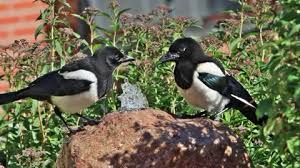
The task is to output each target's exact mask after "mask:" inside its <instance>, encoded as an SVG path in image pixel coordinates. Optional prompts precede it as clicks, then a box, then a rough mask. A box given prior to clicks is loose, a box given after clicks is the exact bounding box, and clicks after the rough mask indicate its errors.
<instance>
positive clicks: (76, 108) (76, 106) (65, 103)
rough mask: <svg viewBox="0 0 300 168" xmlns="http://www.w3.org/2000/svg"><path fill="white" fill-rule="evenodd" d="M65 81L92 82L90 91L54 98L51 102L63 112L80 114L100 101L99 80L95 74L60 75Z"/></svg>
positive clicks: (74, 73)
mask: <svg viewBox="0 0 300 168" xmlns="http://www.w3.org/2000/svg"><path fill="white" fill-rule="evenodd" d="M59 74H60V75H62V76H63V77H64V78H65V79H78V80H88V81H90V82H91V84H90V88H89V90H87V91H85V92H81V93H78V94H74V95H66V96H52V97H51V101H52V103H53V104H54V105H56V106H57V107H58V108H59V109H60V110H61V111H62V112H66V113H71V114H74V113H79V112H80V111H81V110H83V109H84V108H87V107H89V106H91V105H92V104H93V103H95V102H96V101H97V100H98V92H97V87H98V86H97V78H96V76H95V74H94V73H92V72H90V71H87V70H77V71H72V72H64V73H59Z"/></svg>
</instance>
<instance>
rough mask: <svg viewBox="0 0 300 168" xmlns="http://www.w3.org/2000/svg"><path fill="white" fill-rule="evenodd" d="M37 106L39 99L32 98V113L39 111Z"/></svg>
mask: <svg viewBox="0 0 300 168" xmlns="http://www.w3.org/2000/svg"><path fill="white" fill-rule="evenodd" d="M37 106H38V101H37V100H32V103H31V110H30V111H31V113H32V114H33V115H34V114H35V113H36V111H37Z"/></svg>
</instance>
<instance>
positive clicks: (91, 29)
mask: <svg viewBox="0 0 300 168" xmlns="http://www.w3.org/2000/svg"><path fill="white" fill-rule="evenodd" d="M89 27H90V32H91V37H90V47H89V48H90V51H91V53H92V55H93V54H94V51H93V41H94V31H93V17H92V16H91V18H90V21H89Z"/></svg>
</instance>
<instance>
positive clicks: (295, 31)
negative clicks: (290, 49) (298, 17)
mask: <svg viewBox="0 0 300 168" xmlns="http://www.w3.org/2000/svg"><path fill="white" fill-rule="evenodd" d="M299 31H300V24H298V25H294V26H293V28H292V30H291V31H290V33H289V35H288V36H293V35H294V34H295V33H299Z"/></svg>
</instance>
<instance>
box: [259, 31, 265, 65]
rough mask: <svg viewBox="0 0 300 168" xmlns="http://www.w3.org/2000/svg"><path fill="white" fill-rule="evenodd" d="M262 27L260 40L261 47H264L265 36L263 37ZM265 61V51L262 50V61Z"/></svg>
mask: <svg viewBox="0 0 300 168" xmlns="http://www.w3.org/2000/svg"><path fill="white" fill-rule="evenodd" d="M262 29H263V27H262V25H260V26H259V39H260V44H261V46H263V45H264V41H263V36H262ZM264 60H265V49H263V50H262V61H264Z"/></svg>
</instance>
